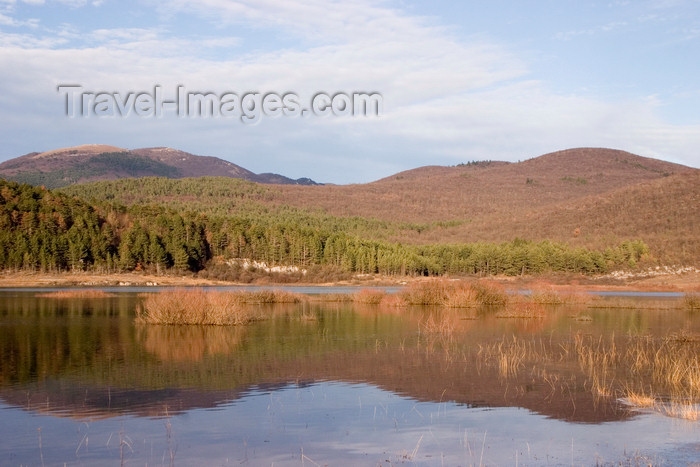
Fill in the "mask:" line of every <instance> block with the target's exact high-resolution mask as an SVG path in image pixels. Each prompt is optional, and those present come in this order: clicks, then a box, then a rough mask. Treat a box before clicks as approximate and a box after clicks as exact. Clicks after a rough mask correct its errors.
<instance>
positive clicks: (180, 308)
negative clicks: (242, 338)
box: [136, 289, 258, 326]
mask: <svg viewBox="0 0 700 467" xmlns="http://www.w3.org/2000/svg"><path fill="white" fill-rule="evenodd" d="M248 294H249V293H248V292H238V293H236V292H233V293H232V292H218V291H204V290H203V289H174V290H164V291H161V292H159V293H155V294H148V295H147V296H146V298H145V299H144V301H143V303H142V304H141V305H140V306H139V307H138V308H137V316H136V321H137V322H140V323H148V324H188V325H189V324H206V325H218V326H224V325H237V324H245V323H248V322H250V321H253V320H255V319H257V318H258V316H257V315H256V313H255V312H254V311H253V310H251V309H250V308H249V307H246V306H244V301H243V300H242V298H243V297H242V295H245V298H246V299H250V296H249V295H248Z"/></svg>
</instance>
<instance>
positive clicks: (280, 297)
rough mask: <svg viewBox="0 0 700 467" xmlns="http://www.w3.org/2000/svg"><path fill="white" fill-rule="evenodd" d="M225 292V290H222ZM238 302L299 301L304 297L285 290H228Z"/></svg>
mask: <svg viewBox="0 0 700 467" xmlns="http://www.w3.org/2000/svg"><path fill="white" fill-rule="evenodd" d="M224 293H226V292H224ZM228 295H231V296H232V297H233V298H234V299H235V300H237V301H238V303H241V304H260V303H300V302H303V301H306V297H305V296H304V295H302V294H300V293H295V292H287V291H285V290H254V291H241V292H228Z"/></svg>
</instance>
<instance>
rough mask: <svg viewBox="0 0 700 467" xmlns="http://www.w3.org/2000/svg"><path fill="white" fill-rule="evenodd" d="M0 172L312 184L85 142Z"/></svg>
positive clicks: (42, 179) (29, 157)
mask: <svg viewBox="0 0 700 467" xmlns="http://www.w3.org/2000/svg"><path fill="white" fill-rule="evenodd" d="M0 176H1V177H4V178H6V179H8V180H15V181H19V182H24V183H30V184H32V185H44V186H46V187H48V188H59V187H63V186H67V185H72V184H76V183H85V182H91V181H97V180H114V179H121V178H137V177H150V176H154V177H166V178H185V177H201V176H224V177H231V178H240V179H244V180H250V181H254V182H258V183H274V184H297V185H315V184H316V183H315V182H314V181H313V180H311V179H308V178H300V179H298V180H293V179H291V178H288V177H285V176H283V175H278V174H272V173H264V174H255V173H253V172H251V171H250V170H247V169H244V168H243V167H241V166H238V165H236V164H233V163H231V162H228V161H225V160H223V159H219V158H217V157H210V156H196V155H193V154H190V153H187V152H184V151H179V150H177V149H171V148H143V149H133V150H128V149H123V148H119V147H116V146H108V145H101V144H88V145H82V146H75V147H70V148H63V149H55V150H51V151H46V152H41V153H37V152H33V153H29V154H26V155H24V156H20V157H17V158H14V159H10V160H8V161H5V162H3V163H2V164H0Z"/></svg>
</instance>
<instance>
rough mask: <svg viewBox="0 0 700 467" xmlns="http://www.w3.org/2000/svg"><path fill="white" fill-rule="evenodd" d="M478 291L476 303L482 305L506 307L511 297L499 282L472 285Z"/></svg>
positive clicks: (483, 282)
mask: <svg viewBox="0 0 700 467" xmlns="http://www.w3.org/2000/svg"><path fill="white" fill-rule="evenodd" d="M472 287H473V288H474V290H475V291H476V301H477V302H478V303H479V304H481V305H506V304H508V302H509V301H510V297H509V296H508V293H507V292H506V289H505V288H504V287H503V286H502V285H501V284H499V283H498V282H494V281H489V280H483V279H482V280H479V281H476V282H475V283H473V284H472Z"/></svg>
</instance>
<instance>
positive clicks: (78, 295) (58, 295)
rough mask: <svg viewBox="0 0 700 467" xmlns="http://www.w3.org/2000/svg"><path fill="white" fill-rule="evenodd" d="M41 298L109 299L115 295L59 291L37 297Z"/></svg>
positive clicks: (82, 291) (97, 291) (84, 290)
mask: <svg viewBox="0 0 700 467" xmlns="http://www.w3.org/2000/svg"><path fill="white" fill-rule="evenodd" d="M36 296H37V297H41V298H109V297H114V294H112V293H109V292H105V291H104V290H98V289H78V290H58V291H56V292H46V293H40V294H37V295H36Z"/></svg>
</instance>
